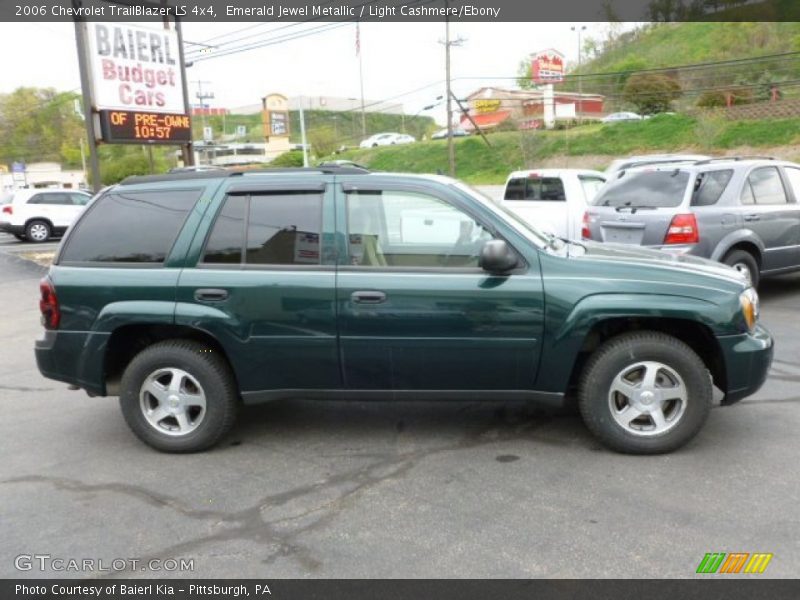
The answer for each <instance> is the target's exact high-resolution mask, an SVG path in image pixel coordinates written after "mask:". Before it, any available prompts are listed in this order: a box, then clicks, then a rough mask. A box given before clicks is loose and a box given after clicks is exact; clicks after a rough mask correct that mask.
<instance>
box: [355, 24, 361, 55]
mask: <svg viewBox="0 0 800 600" xmlns="http://www.w3.org/2000/svg"><path fill="white" fill-rule="evenodd" d="M359 54H361V28H360V27H359V25H358V23H356V56H358V55H359Z"/></svg>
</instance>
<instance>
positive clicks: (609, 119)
mask: <svg viewBox="0 0 800 600" xmlns="http://www.w3.org/2000/svg"><path fill="white" fill-rule="evenodd" d="M642 119H644V117H643V116H642V115H637V114H636V113H635V112H616V113H611V114H610V115H606V116H605V117H603V118H602V119H600V122H601V123H619V122H620V121H641V120H642Z"/></svg>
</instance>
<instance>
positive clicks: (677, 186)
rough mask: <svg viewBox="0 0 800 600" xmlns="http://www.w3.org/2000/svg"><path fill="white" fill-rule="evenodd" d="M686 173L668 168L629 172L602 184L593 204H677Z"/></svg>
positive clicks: (684, 183) (684, 184) (635, 205)
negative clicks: (664, 169) (604, 185)
mask: <svg viewBox="0 0 800 600" xmlns="http://www.w3.org/2000/svg"><path fill="white" fill-rule="evenodd" d="M688 183H689V174H688V173H687V172H685V171H679V170H678V169H675V170H671V171H633V172H632V171H628V172H627V173H626V174H625V175H624V176H623V177H621V178H619V179H614V180H613V181H611V182H610V183H608V184H607V185H606V187H604V188H603V189H602V190H601V191H600V193H599V194H598V195H597V196H596V197H595V199H594V200H593V201H592V205H594V206H612V207H614V208H617V207H621V206H632V207H644V208H670V207H676V206H680V204H681V203H682V202H683V197H684V195H685V193H686V186H687V184H688Z"/></svg>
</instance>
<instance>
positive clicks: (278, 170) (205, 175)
mask: <svg viewBox="0 0 800 600" xmlns="http://www.w3.org/2000/svg"><path fill="white" fill-rule="evenodd" d="M292 173H322V174H325V175H366V174H368V173H370V171H369V169H366V168H362V167H340V166H336V165H330V166H328V165H326V166H323V167H275V168H269V167H266V168H263V169H237V170H232V169H225V168H219V169H213V170H208V171H188V172H182V173H164V174H163V175H131V176H130V177H126V178H125V179H123V180H122V181H120V182H119V185H136V184H141V183H161V182H164V181H184V180H185V181H194V180H196V179H219V178H223V177H242V176H249V175H276V174H292Z"/></svg>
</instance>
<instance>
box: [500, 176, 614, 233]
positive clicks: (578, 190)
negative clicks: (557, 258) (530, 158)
mask: <svg viewBox="0 0 800 600" xmlns="http://www.w3.org/2000/svg"><path fill="white" fill-rule="evenodd" d="M605 181H606V177H605V175H604V174H603V173H600V172H599V171H589V170H586V169H534V170H530V171H514V172H513V173H511V175H509V176H508V179H507V180H506V187H505V191H504V192H503V200H502V203H503V205H504V206H505V207H506V208H508V209H510V210H512V211H514V212H515V213H517V214H518V215H519V216H520V217H522V219H524V220H525V221H527V222H528V223H530V224H531V225H533V226H534V227H536V228H538V229H539V230H540V231H544V232H546V233H552V234H553V235H555V236H557V237H560V238H565V239H570V240H579V239H581V219H582V218H583V213H584V211H585V210H586V207H587V206H588V204H589V202H591V201H592V199H593V198H594V196H595V194H596V193H597V192H598V190H599V189H600V188H601V187H602V186H603V184H604V183H605Z"/></svg>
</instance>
